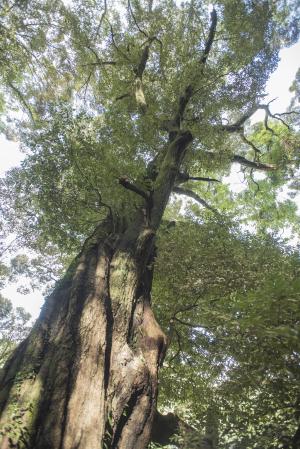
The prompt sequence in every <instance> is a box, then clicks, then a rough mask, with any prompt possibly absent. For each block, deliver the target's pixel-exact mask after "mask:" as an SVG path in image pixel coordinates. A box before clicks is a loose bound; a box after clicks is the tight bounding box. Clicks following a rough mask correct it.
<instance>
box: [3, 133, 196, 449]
mask: <svg viewBox="0 0 300 449" xmlns="http://www.w3.org/2000/svg"><path fill="white" fill-rule="evenodd" d="M191 139H192V136H191V134H190V133H182V132H179V133H178V135H177V137H176V138H175V139H173V140H172V141H171V142H170V144H169V146H168V148H167V151H166V154H165V156H164V159H163V161H162V163H161V166H160V167H159V174H158V176H157V178H156V179H155V183H154V188H153V190H152V191H151V192H149V193H147V194H146V193H142V192H139V191H138V189H137V188H135V187H134V186H133V185H132V184H130V182H128V181H127V180H124V179H122V180H120V183H121V184H123V186H124V187H125V188H128V189H130V190H133V191H134V192H135V193H137V194H139V195H140V196H141V197H142V201H143V204H142V206H141V208H140V209H139V210H138V211H137V212H136V213H135V214H134V216H133V217H131V220H130V224H129V225H127V226H126V228H125V229H122V226H121V225H120V226H118V225H117V224H116V223H115V222H113V219H112V218H110V219H107V220H106V221H105V222H103V223H102V224H100V225H99V226H98V227H97V229H96V230H95V232H94V234H93V235H92V236H91V237H90V238H88V239H87V241H86V242H85V244H84V246H83V249H82V251H81V253H80V255H79V256H78V257H77V258H76V259H75V261H74V262H73V264H72V266H71V267H70V268H69V270H68V272H67V274H66V275H65V277H64V279H63V280H62V281H61V282H60V283H59V285H58V286H57V287H56V289H55V290H54V292H53V293H52V294H51V296H50V297H49V298H48V299H47V301H46V303H45V306H44V308H43V309H42V312H41V315H40V317H39V319H38V321H37V323H36V324H35V326H34V328H33V330H32V332H31V334H30V335H29V337H28V338H27V339H26V340H25V341H24V342H23V343H22V344H21V345H20V346H19V347H18V348H17V349H16V351H15V353H14V354H13V356H12V357H11V359H10V360H9V361H8V363H7V364H6V367H5V369H4V372H3V375H2V379H1V383H0V385H1V387H2V388H1V393H0V411H1V422H0V423H1V432H2V436H3V437H2V443H1V446H0V447H1V449H8V448H13V447H18V448H35V449H75V448H76V449H102V448H112V449H133V448H134V449H144V448H146V447H147V444H148V442H149V439H150V434H151V427H152V422H153V419H154V413H155V408H156V397H157V376H158V368H159V365H160V363H161V360H162V358H163V355H164V351H165V347H166V338H165V335H164V334H163V332H162V331H161V329H160V327H159V325H158V324H157V322H156V320H155V318H154V315H153V312H152V310H151V300H150V292H151V284H152V272H153V258H154V251H155V243H154V239H155V233H156V230H157V229H158V227H159V224H160V222H161V218H162V215H163V212H164V209H165V207H166V204H167V201H168V198H169V195H170V192H171V190H172V188H173V185H174V182H175V177H176V174H177V172H178V169H179V167H180V164H181V162H182V160H183V157H184V154H185V151H186V148H187V145H188V144H189V142H190V141H191Z"/></svg>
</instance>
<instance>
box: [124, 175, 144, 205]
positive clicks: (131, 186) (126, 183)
mask: <svg viewBox="0 0 300 449" xmlns="http://www.w3.org/2000/svg"><path fill="white" fill-rule="evenodd" d="M119 184H121V186H123V187H125V189H128V190H131V191H132V192H134V193H136V194H137V195H140V196H141V197H143V198H144V199H145V200H146V201H147V202H149V200H150V198H149V195H148V194H147V193H146V192H144V191H143V190H142V189H140V188H139V187H137V186H136V185H135V184H133V183H132V182H130V181H129V179H128V178H126V177H125V176H122V177H121V178H119Z"/></svg>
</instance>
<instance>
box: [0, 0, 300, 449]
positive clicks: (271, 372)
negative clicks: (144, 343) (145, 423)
mask: <svg viewBox="0 0 300 449" xmlns="http://www.w3.org/2000/svg"><path fill="white" fill-rule="evenodd" d="M297 3H298V2H297V1H295V2H293V1H285V0H277V1H276V2H271V1H269V2H268V1H263V0H262V1H250V0H217V1H215V2H214V9H212V5H211V2H210V1H202V2H199V1H195V0H191V1H189V2H182V3H181V4H180V5H179V3H175V2H173V1H171V0H163V1H160V2H153V1H144V0H140V1H136V0H131V2H130V1H129V2H127V1H126V2H125V1H121V0H120V1H118V2H115V4H114V5H112V4H111V2H109V1H100V0H94V1H90V0H74V1H73V2H71V3H70V4H69V2H68V4H65V3H63V2H60V1H58V0H56V1H46V0H44V1H41V2H36V1H34V0H32V1H18V0H17V1H11V0H4V2H2V5H1V6H0V79H1V83H2V86H1V90H0V113H1V120H2V121H1V125H0V126H1V129H2V131H3V132H5V133H6V135H7V136H10V137H12V136H13V137H14V138H17V139H18V140H19V141H20V144H21V149H22V151H23V152H24V153H25V158H24V160H23V162H22V164H21V166H20V167H19V168H14V169H12V170H10V171H9V172H8V173H7V175H6V176H5V178H3V179H2V180H1V184H0V189H1V211H2V217H1V234H2V235H3V239H4V240H5V239H6V238H7V237H8V236H9V235H10V233H11V231H12V230H13V232H14V233H15V235H16V236H17V238H16V239H15V240H14V241H13V243H12V244H11V246H10V248H9V249H10V251H11V252H12V253H13V252H17V255H16V254H14V257H13V258H12V259H11V261H10V263H8V262H7V265H8V268H7V267H6V266H4V265H3V266H1V269H2V268H3V270H2V271H3V273H4V274H3V276H4V275H5V276H6V277H9V276H10V279H11V280H15V279H18V278H19V277H20V276H23V275H26V276H27V278H28V279H30V283H31V287H32V288H41V287H42V288H44V289H46V290H47V292H48V293H49V291H51V289H52V288H53V287H54V285H55V282H56V281H58V279H59V278H60V277H61V276H62V273H63V272H64V271H65V270H66V269H67V267H68V266H69V264H70V263H71V261H72V260H73V259H74V257H75V256H76V254H77V253H78V252H80V250H81V248H82V247H83V244H84V242H86V243H85V245H84V251H85V254H88V250H89V249H90V248H93V246H95V244H97V242H99V240H100V237H101V238H102V234H101V232H102V231H101V223H104V224H105V223H106V218H107V217H109V218H110V219H111V223H112V228H111V231H110V237H111V240H109V239H108V240H107V241H108V243H109V244H108V243H106V244H107V246H109V245H111V248H113V250H112V252H114V251H115V252H116V248H118V247H117V246H116V247H114V246H113V245H115V244H116V243H115V242H116V241H121V240H122V238H123V237H124V236H126V238H128V241H129V240H130V238H129V237H128V235H129V236H130V237H131V235H133V234H134V231H135V230H136V229H137V228H138V226H140V223H139V221H138V219H137V216H138V215H137V214H138V213H140V217H142V218H141V219H143V224H142V230H143V232H142V231H141V232H140V233H139V234H138V238H139V239H140V240H139V244H140V246H141V247H142V246H143V244H144V242H145V241H146V240H147V239H148V238H149V239H152V237H153V236H154V234H155V235H156V237H155V238H156V242H155V245H156V250H155V254H154V250H153V249H152V247H151V251H150V250H149V254H150V253H151V257H149V260H148V259H147V260H146V259H145V257H146V256H145V257H144V259H143V262H141V266H143V263H144V262H145V265H146V268H147V270H148V271H152V269H153V268H154V281H153V288H152V308H153V311H154V313H155V315H156V318H157V320H158V322H159V323H160V325H161V327H162V329H163V330H164V332H165V334H166V335H167V337H168V348H167V353H166V357H165V360H164V363H163V365H162V367H161V368H160V371H159V395H158V409H159V410H160V412H165V413H167V412H172V413H174V414H175V415H176V416H179V418H180V422H181V424H180V425H181V427H180V426H179V427H178V428H177V431H178V430H179V431H180V430H181V432H179V433H181V435H180V436H179V437H178V438H177V443H176V439H173V443H174V444H177V445H179V446H180V447H184V448H185V449H193V448H196V447H198V448H200V447H201V448H202V447H203V448H204V442H203V435H205V436H206V437H207V439H208V440H209V443H207V444H209V445H210V446H206V447H209V448H213V449H215V448H217V447H219V448H224V449H254V448H257V449H259V448H266V449H297V448H299V447H300V427H299V425H300V422H299V419H300V369H299V363H300V347H299V346H300V335H299V333H300V281H299V274H300V258H299V251H298V250H299V248H298V247H297V246H296V245H295V244H294V243H293V245H291V242H290V241H289V239H288V238H287V237H286V235H287V234H283V235H282V231H283V230H284V229H286V230H287V233H290V234H291V235H292V236H293V237H297V238H298V236H299V215H298V214H297V206H296V203H295V197H296V196H297V194H298V192H299V186H300V184H299V164H300V155H299V145H300V135H299V114H300V110H299V73H298V75H297V78H296V80H295V82H294V84H293V86H292V87H291V90H292V91H293V92H294V99H293V101H292V104H291V107H290V108H289V110H288V111H287V112H286V113H282V114H276V111H274V110H273V109H272V103H271V102H270V103H265V102H264V88H265V84H266V81H267V80H268V77H269V75H270V74H271V73H272V72H273V71H274V70H275V68H276V66H277V64H278V52H279V50H280V48H282V47H283V46H286V45H291V44H292V43H294V42H295V41H296V40H297V38H298V29H297V14H298V12H297V8H298V5H297ZM298 9H299V8H298ZM20 108H21V110H22V112H21V111H20ZM257 110H263V111H264V113H265V119H264V121H263V122H262V123H256V124H254V125H251V121H250V119H251V117H252V115H253V114H254V113H255V112H256V111H257ZM180 139H182V141H183V140H184V139H186V142H185V141H184V143H182V148H183V149H182V150H181V152H180V151H178V154H176V151H177V150H176V148H177V147H176V145H179V143H178V142H181V140H180ZM233 164H238V165H239V166H240V169H241V172H242V173H243V175H244V189H243V190H242V191H241V192H239V193H236V192H234V191H232V190H231V189H230V186H229V185H228V184H226V183H225V182H224V178H225V177H226V176H228V175H229V174H230V172H231V169H232V166H233ZM258 174H260V175H258ZM282 191H284V192H285V198H286V199H281V198H282V197H281V196H280V194H281V193H282ZM168 200H169V201H168ZM167 201H168V204H167V205H166V203H167ZM160 213H161V215H160ZM162 213H163V217H162V218H161V216H162ZM135 223H137V224H136V225H135ZM103 226H104V225H103ZM97 227H98V228H97ZM95 228H97V233H95V234H94V237H92V238H90V239H89V240H87V241H86V239H87V238H88V237H89V236H91V235H92V234H93V232H94V230H95ZM99 229H100V230H99ZM149 229H150V231H151V232H150V231H149ZM128 230H129V231H128ZM105 232H106V229H104V230H103V236H105ZM147 232H148V234H147ZM130 233H131V234H130ZM99 236H100V237H99ZM116 236H117V237H118V238H116ZM149 236H150V237H149ZM103 239H104V237H103ZM118 239H119V240H118ZM143 239H144V240H143ZM126 242H127V241H126ZM4 246H5V244H4ZM132 248H133V246H132ZM132 248H130V249H128V248H126V251H127V252H126V251H125V250H124V253H125V256H124V259H123V262H122V263H123V265H124V268H123V265H121V267H122V270H123V272H124V273H125V274H124V273H123V272H122V273H121V274H122V276H121V275H120V274H119V278H118V277H117V275H116V273H115V276H116V283H115V284H114V285H112V286H110V287H111V289H110V292H111V293H112V296H116V297H117V296H118V294H119V291H120V290H122V288H123V289H124V290H125V289H126V285H123V284H121V281H122V282H125V281H124V279H125V280H126V276H125V275H126V273H127V271H130V270H131V271H132V272H134V269H135V268H134V267H135V261H136V260H135V259H130V258H129V256H130V255H131V254H135V253H134V251H135V250H136V249H134V250H133V249H132ZM24 249H26V250H27V251H28V250H29V251H30V254H31V255H30V256H24V255H23V252H24ZM8 253H9V251H8V252H6V253H5V254H8ZM128 255H129V256H128ZM147 257H148V256H147ZM76 260H77V259H76ZM76 260H75V262H76ZM120 260H122V259H121V258H119V259H118V261H119V263H120ZM75 262H74V264H75V265H74V266H75V267H76V263H75ZM112 268H114V267H112ZM146 268H145V270H146ZM119 269H120V271H121V268H120V267H119ZM69 273H71V274H70V275H69V278H70V279H71V278H73V271H72V272H71V271H70V272H69ZM69 278H68V273H67V276H65V278H64V280H65V281H66V282H67V280H68V279H69ZM127 280H128V279H127ZM118 282H120V283H118ZM150 283H151V281H150ZM124 297H125V296H124ZM127 299H128V298H127ZM130 301H131V298H130V297H129V299H128V304H127V303H126V307H127V306H128V308H129V307H130V306H131V303H130ZM134 304H135V303H134ZM132 307H133V310H135V305H134V306H132ZM78 313H79V312H78ZM80 313H82V314H83V311H81V312H80ZM112 313H114V310H113V311H112ZM132 313H133V312H132ZM132 316H133V315H132ZM28 319H29V317H28V315H27V314H25V312H24V311H22V310H21V309H17V310H16V311H14V310H13V309H12V306H11V304H10V302H9V301H7V300H4V299H3V298H2V297H0V330H1V332H3V337H1V339H0V364H2V363H3V360H4V359H5V358H7V356H8V352H11V349H12V347H13V346H14V345H15V342H18V341H20V340H21V339H22V338H23V337H24V336H25V335H26V334H27V326H28ZM130 319H131V318H130ZM129 321H130V320H128V322H129ZM130 323H131V321H130ZM131 324H132V323H131ZM37 329H38V327H37ZM45 334H46V331H45ZM45 338H46V337H44V335H43V336H42V337H40V340H39V343H38V344H39V345H41V347H42V345H43V344H44V341H41V340H43V339H45ZM112 338H113V337H112ZM130 338H131V347H132V350H133V351H134V352H135V351H136V352H138V351H139V345H140V341H141V339H140V337H139V334H134V333H132V337H130ZM5 345H7V349H5V347H6V346H5ZM31 345H32V339H31ZM2 348H4V349H3V350H2ZM1 351H2V352H1ZM20 373H21V374H20ZM18 375H19V376H21V375H22V371H19V372H18V374H17V376H18ZM15 379H17V377H16V378H15ZM26 379H27V378H26ZM27 380H28V379H27ZM15 382H16V380H15ZM86 382H87V383H88V382H89V379H86ZM35 387H36V388H37V386H35ZM40 391H42V388H41V387H40V384H39V385H38V389H37V393H36V401H37V403H38V400H39V398H38V394H40ZM17 402H18V401H17ZM28 403H30V400H29V402H28ZM131 408H132V409H134V406H133V405H132V407H131V402H130V401H129V402H128V403H127V404H126V406H125V408H124V410H125V411H126V413H125V412H124V413H123V414H121V415H120V416H121V417H120V422H121V420H122V419H123V421H122V422H124V423H127V420H128V417H127V412H128V416H130V413H131V412H132V410H131ZM34 414H36V415H38V412H37V411H36V410H35V411H34ZM108 416H109V427H107V428H106V437H105V438H106V440H105V443H104V444H106V446H107V447H108V443H107V441H109V442H110V441H117V440H115V439H116V433H114V432H115V430H114V425H115V426H117V424H115V422H114V419H116V418H115V416H114V414H113V412H111V411H109V415H108ZM124 416H125V417H124ZM176 419H177V418H176ZM183 422H184V424H182V423H183ZM21 424H22V422H21ZM29 426H32V424H30V425H29ZM125 427H126V426H125V424H124V429H125ZM118 432H119V433H120V432H121V431H119V430H118ZM118 432H117V433H118ZM28 435H29V434H28ZM22 438H23V437H22ZM24 438H25V437H24ZM26 438H27V436H26ZM26 438H25V440H26ZM28 438H29V437H28ZM30 438H31V437H30ZM25 440H24V441H25ZM120 441H121V440H120ZM25 443H26V441H25ZM25 443H24V444H25ZM167 443H170V440H169V441H167ZM22 444H23V443H22ZM26 444H27V443H26ZM112 444H113V443H112ZM114 444H115V446H112V447H113V448H115V447H117V446H116V445H117V443H114ZM153 444H155V442H154V443H153ZM162 444H164V445H165V444H166V443H165V442H164V443H162ZM7 447H10V446H7ZM11 447H12V446H11ZM80 447H81V446H80ZM118 447H119V446H118ZM153 447H154V446H153ZM155 447H156V446H155ZM5 448H6V446H5ZM66 448H67V449H68V448H69V446H66ZM99 448H100V446H99ZM123 448H124V449H128V447H127V446H120V449H123ZM53 449H57V448H56V447H53ZM87 449H89V448H88V447H87ZM93 449H94V447H93ZM143 449H144V448H143Z"/></svg>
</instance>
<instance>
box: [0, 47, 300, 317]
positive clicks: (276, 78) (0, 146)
mask: <svg viewBox="0 0 300 449" xmlns="http://www.w3.org/2000/svg"><path fill="white" fill-rule="evenodd" d="M299 66H300V42H298V43H297V44H295V45H293V46H291V47H289V48H286V49H283V50H281V52H280V62H279V65H278V68H277V70H276V71H275V72H274V73H273V74H272V75H271V77H270V79H269V81H268V83H267V88H266V93H267V94H268V96H267V97H266V98H265V100H264V102H265V103H267V102H268V101H271V100H273V99H274V98H276V100H274V101H273V102H272V104H271V106H270V109H271V112H273V113H275V112H278V113H280V112H285V110H286V109H287V107H288V106H289V104H290V101H291V98H292V94H291V92H289V87H290V86H291V84H292V83H293V81H294V79H295V75H296V72H297V70H298V68H299ZM262 119H263V111H258V112H256V114H255V115H254V116H253V118H252V122H255V121H259V120H262ZM23 157H24V155H23V154H22V153H21V152H20V150H19V144H18V142H12V141H8V140H6V139H5V137H4V136H1V135H0V176H1V177H2V176H4V174H5V172H6V171H7V170H9V169H10V168H12V167H14V166H17V165H19V164H20V163H21V161H22V159H23ZM242 181H243V176H242V174H241V173H240V168H239V166H238V165H236V166H233V170H232V172H231V175H230V177H228V178H227V180H225V182H228V183H230V185H231V187H232V189H233V190H235V191H236V192H238V191H239V190H241V189H243V185H242ZM1 294H2V295H3V296H5V297H6V298H8V299H10V300H11V301H12V303H13V305H14V306H21V307H24V308H25V309H26V310H27V311H28V312H29V313H30V314H31V315H32V318H33V319H35V318H37V316H38V315H39V312H40V307H41V305H42V304H43V297H42V294H41V293H40V292H37V291H35V292H33V293H30V294H28V295H22V294H20V293H18V292H17V286H16V285H15V284H10V285H8V286H6V287H5V288H4V289H3V290H2V291H1Z"/></svg>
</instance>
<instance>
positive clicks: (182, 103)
mask: <svg viewBox="0 0 300 449" xmlns="http://www.w3.org/2000/svg"><path fill="white" fill-rule="evenodd" d="M216 27H217V13H216V10H215V9H213V10H212V12H211V23H210V27H209V32H208V38H207V40H206V42H205V47H204V53H203V55H202V57H201V59H200V64H201V66H202V70H203V67H204V66H205V64H206V61H207V58H208V56H209V53H210V51H211V48H212V44H213V41H214V37H215V33H216ZM193 93H194V86H193V85H192V84H189V85H188V86H187V87H186V88H185V90H184V93H183V94H182V95H180V98H179V105H178V111H177V113H176V115H175V119H174V122H175V123H176V125H177V127H178V128H179V127H180V123H181V121H182V119H183V114H184V112H185V109H186V107H187V105H188V103H189V101H190V99H191V98H192V96H193ZM171 137H172V136H171Z"/></svg>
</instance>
